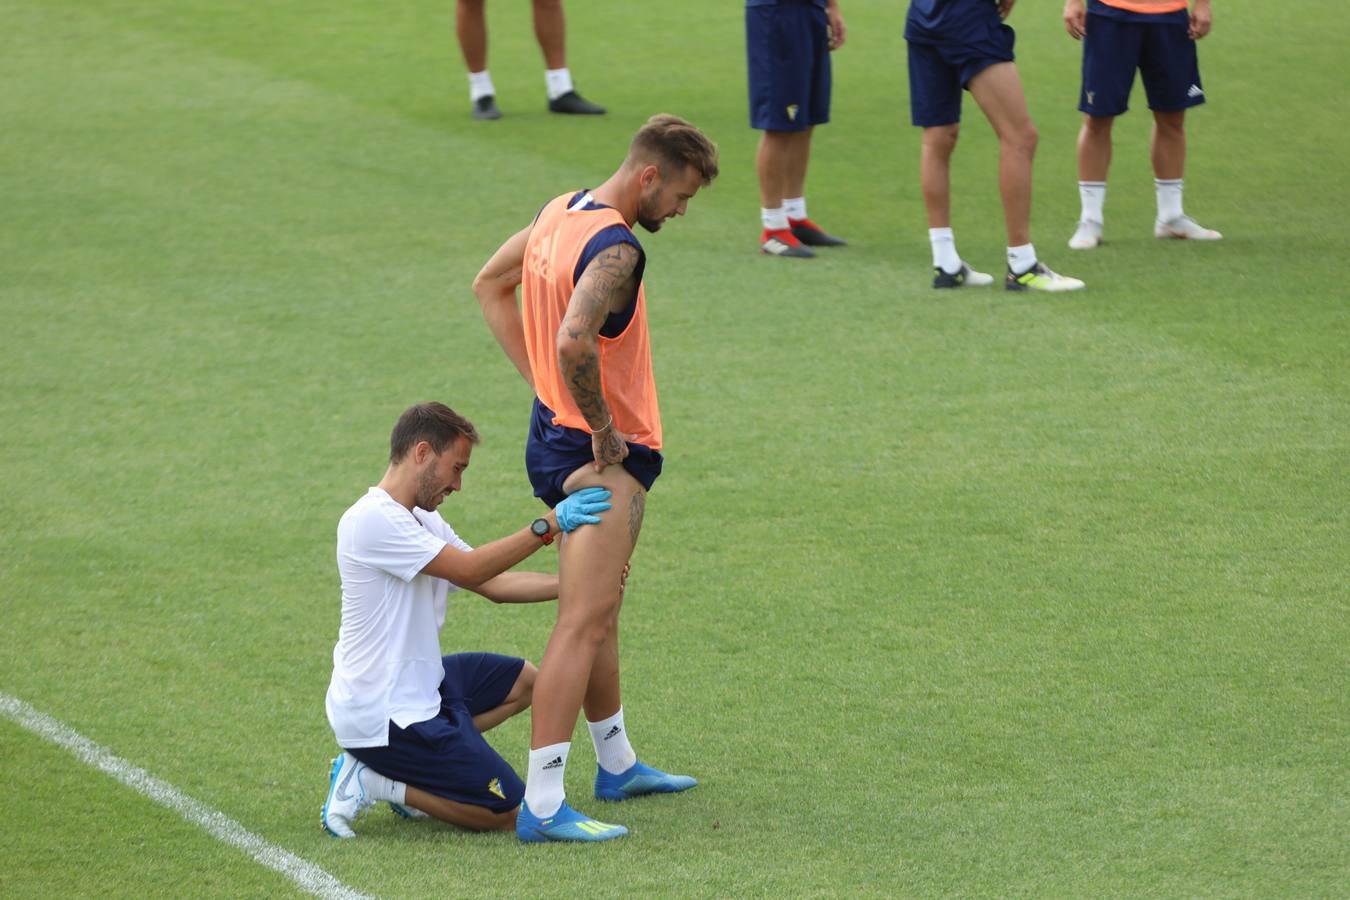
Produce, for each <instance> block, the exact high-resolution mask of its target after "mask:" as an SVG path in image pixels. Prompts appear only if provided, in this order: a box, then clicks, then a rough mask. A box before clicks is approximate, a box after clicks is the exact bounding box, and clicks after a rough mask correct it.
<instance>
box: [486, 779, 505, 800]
mask: <svg viewBox="0 0 1350 900" xmlns="http://www.w3.org/2000/svg"><path fill="white" fill-rule="evenodd" d="M488 793H490V794H496V795H497V796H498V797H501V798H502V799H503V800H505V799H506V795H505V794H503V793H502V782H501V779H499V778H494V779H492V780H491V781H489V782H488Z"/></svg>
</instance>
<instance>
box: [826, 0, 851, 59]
mask: <svg viewBox="0 0 1350 900" xmlns="http://www.w3.org/2000/svg"><path fill="white" fill-rule="evenodd" d="M825 20H826V21H827V22H829V25H830V43H829V48H830V49H831V50H838V49H839V48H840V47H842V46H844V39H845V37H846V36H847V35H848V28H846V27H845V26H844V17H843V16H841V15H840V14H839V4H837V3H830V4H827V5H826V7H825Z"/></svg>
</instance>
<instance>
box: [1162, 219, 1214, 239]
mask: <svg viewBox="0 0 1350 900" xmlns="http://www.w3.org/2000/svg"><path fill="white" fill-rule="evenodd" d="M1153 236H1154V237H1155V238H1161V239H1163V240H1167V239H1170V238H1177V239H1180V240H1186V241H1218V240H1222V239H1223V235H1221V234H1219V233H1218V232H1217V231H1215V230H1214V229H1212V228H1205V227H1204V226H1202V225H1201V224H1200V223H1199V222H1197V221H1195V220H1194V219H1192V218H1191V217H1190V216H1177V217H1176V218H1175V219H1172V220H1171V221H1170V222H1164V221H1162V220H1158V221H1156V222H1154V223H1153Z"/></svg>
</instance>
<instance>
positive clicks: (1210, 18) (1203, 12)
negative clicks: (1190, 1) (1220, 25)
mask: <svg viewBox="0 0 1350 900" xmlns="http://www.w3.org/2000/svg"><path fill="white" fill-rule="evenodd" d="M1213 24H1214V13H1213V11H1212V10H1211V9H1210V8H1209V4H1208V3H1207V2H1204V0H1199V2H1197V3H1196V4H1195V6H1194V7H1192V8H1191V27H1190V29H1189V31H1188V33H1189V34H1190V36H1191V40H1193V41H1198V40H1200V39H1201V38H1202V37H1204V36H1205V35H1207V34H1209V29H1210V27H1211V26H1213Z"/></svg>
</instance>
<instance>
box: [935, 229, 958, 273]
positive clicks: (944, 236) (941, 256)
mask: <svg viewBox="0 0 1350 900" xmlns="http://www.w3.org/2000/svg"><path fill="white" fill-rule="evenodd" d="M928 243H929V244H931V245H932V246H933V265H935V266H937V267H938V268H939V269H941V270H942V271H944V272H946V273H947V274H948V275H955V274H956V273H957V272H959V271H961V254H959V253H957V252H956V236H955V235H953V234H952V230H951V229H950V228H930V229H928Z"/></svg>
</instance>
